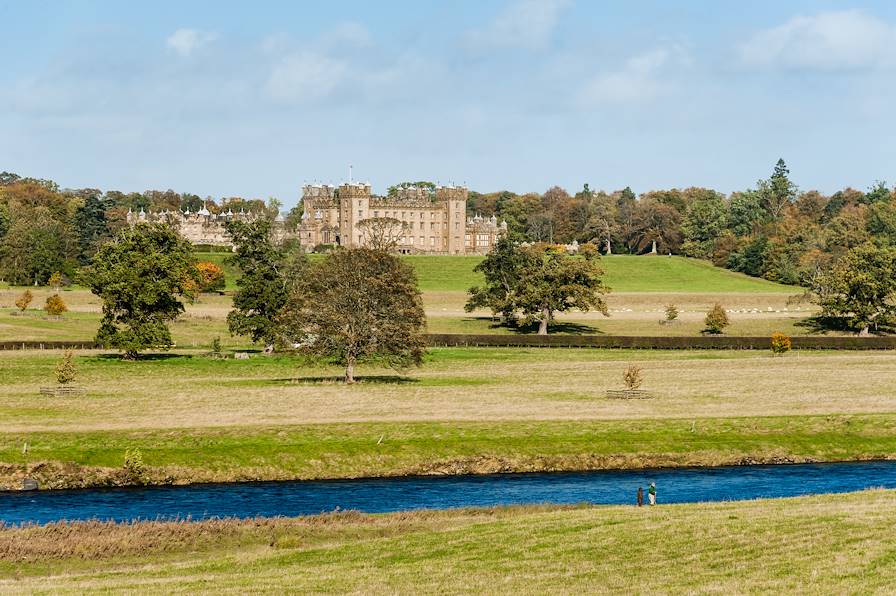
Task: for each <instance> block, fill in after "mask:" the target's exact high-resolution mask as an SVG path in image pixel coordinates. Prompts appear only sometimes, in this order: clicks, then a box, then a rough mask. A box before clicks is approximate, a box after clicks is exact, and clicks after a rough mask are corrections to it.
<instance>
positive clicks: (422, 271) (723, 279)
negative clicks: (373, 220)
mask: <svg viewBox="0 0 896 596" xmlns="http://www.w3.org/2000/svg"><path fill="white" fill-rule="evenodd" d="M404 258H405V259H406V260H407V261H408V262H410V263H411V264H412V265H413V266H414V268H415V269H416V270H417V275H418V277H419V280H420V289H421V290H423V291H424V292H427V291H440V292H446V291H450V292H465V291H466V290H467V289H469V288H470V287H471V286H474V285H476V284H478V283H482V280H481V276H479V275H478V274H476V273H474V271H473V268H474V267H476V265H477V264H478V263H479V262H480V261H482V257H442V256H408V257H404ZM601 265H602V266H603V268H604V270H605V271H606V277H605V278H604V281H605V282H606V283H607V285H608V286H610V287H611V288H612V289H613V291H615V292H657V293H666V292H686V293H719V294H724V293H747V292H755V293H776V292H781V293H790V294H795V293H797V292H798V291H799V290H798V289H797V288H794V287H792V286H784V285H781V284H776V283H773V282H770V281H767V280H764V279H759V278H755V277H749V276H747V275H744V274H742V273H735V272H733V271H728V270H727V269H722V268H719V267H714V266H713V265H712V264H711V263H709V262H707V261H701V260H698V259H689V258H687V257H663V256H627V255H618V256H611V257H604V258H602V259H601Z"/></svg>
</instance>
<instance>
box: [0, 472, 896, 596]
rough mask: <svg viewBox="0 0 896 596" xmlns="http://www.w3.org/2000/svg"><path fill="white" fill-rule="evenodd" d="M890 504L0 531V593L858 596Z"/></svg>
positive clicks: (888, 521)
mask: <svg viewBox="0 0 896 596" xmlns="http://www.w3.org/2000/svg"><path fill="white" fill-rule="evenodd" d="M894 524H896V493H894V491H881V490H877V491H865V492H859V493H853V494H846V495H825V496H816V497H801V498H794V499H778V500H759V501H746V502H729V503H704V504H688V505H660V506H657V507H652V508H648V507H644V508H637V507H632V506H614V507H586V506H582V507H577V508H569V507H510V508H497V509H485V510H482V509H478V510H477V509H462V510H454V511H436V512H428V511H421V512H412V513H397V514H388V515H365V514H360V513H356V512H345V513H337V514H328V515H323V516H314V517H306V518H293V519H289V518H280V519H271V520H260V519H259V520H246V521H235V520H212V521H207V522H193V523H190V522H169V523H160V522H142V523H136V524H118V525H116V524H104V523H98V522H87V523H75V524H52V525H48V526H43V527H30V528H21V529H17V528H5V529H2V528H0V592H13V591H15V592H47V593H78V594H83V593H98V592H102V593H107V592H109V591H120V592H127V593H141V594H156V593H158V594H195V593H200V592H201V593H234V594H236V593H287V592H288V593H352V594H355V593H358V594H468V593H487V594H514V595H519V594H577V593H611V594H633V593H635V594H641V593H643V594H649V593H659V594H745V593H750V594H753V593H755V594H796V593H799V594H872V593H880V594H885V593H892V591H893V586H894V582H896V538H894V535H893V531H892V528H893V526H894Z"/></svg>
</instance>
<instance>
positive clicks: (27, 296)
mask: <svg viewBox="0 0 896 596" xmlns="http://www.w3.org/2000/svg"><path fill="white" fill-rule="evenodd" d="M32 300H34V294H32V293H31V290H25V291H24V292H22V295H21V296H19V297H18V298H16V306H17V307H18V309H19V311H20V312H25V310H26V309H27V308H28V306H29V305H30V304H31V301H32Z"/></svg>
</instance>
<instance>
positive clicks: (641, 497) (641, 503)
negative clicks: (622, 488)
mask: <svg viewBox="0 0 896 596" xmlns="http://www.w3.org/2000/svg"><path fill="white" fill-rule="evenodd" d="M643 506H644V489H643V488H642V487H640V486H639V487H638V507H643Z"/></svg>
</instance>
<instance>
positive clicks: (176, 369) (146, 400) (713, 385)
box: [0, 348, 896, 487]
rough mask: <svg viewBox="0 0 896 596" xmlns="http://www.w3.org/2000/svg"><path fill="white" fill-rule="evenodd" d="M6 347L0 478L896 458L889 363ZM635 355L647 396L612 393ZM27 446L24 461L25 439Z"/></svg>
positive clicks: (831, 358)
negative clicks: (378, 362) (218, 354)
mask: <svg viewBox="0 0 896 596" xmlns="http://www.w3.org/2000/svg"><path fill="white" fill-rule="evenodd" d="M58 361H59V353H58V352H52V351H50V352H5V353H0V485H2V486H5V487H15V486H17V485H18V484H19V483H20V482H21V478H22V477H23V476H24V475H25V474H26V471H28V473H31V474H32V475H34V476H36V477H37V478H38V479H39V480H40V481H41V483H42V484H43V485H44V486H46V487H63V486H78V485H84V484H100V485H101V484H106V483H112V484H115V483H123V482H126V481H128V480H127V478H124V477H123V476H122V463H123V459H124V452H125V451H126V450H127V449H129V448H139V449H140V450H141V451H142V452H143V454H144V458H145V461H146V464H147V465H148V466H149V467H150V472H149V478H148V480H150V481H152V482H195V481H223V480H250V479H286V478H340V477H354V476H379V475H397V474H410V473H459V472H498V471H527V470H554V469H569V470H580V469H602V468H624V467H644V466H659V465H664V466H665V465H670V466H681V465H718V464H736V463H740V462H744V461H766V462H778V461H815V460H818V461H831V460H846V459H867V458H889V457H894V456H896V414H894V412H896V402H894V401H893V398H892V395H893V390H894V385H893V379H894V378H896V354H894V353H889V352H879V353H854V352H851V353H845V352H821V351H819V352H810V353H798V354H796V353H794V354H789V355H787V356H785V357H773V356H771V354H770V353H763V352H758V351H688V350H681V351H663V352H659V351H638V350H593V349H592V350H589V349H484V348H479V349H477V348H467V349H462V348H455V349H434V350H433V351H432V354H431V355H430V356H429V357H428V358H427V362H426V364H425V365H424V367H423V368H421V369H419V370H416V369H415V370H412V371H407V372H405V373H403V374H399V373H395V372H393V371H388V370H385V371H384V370H382V369H377V368H375V367H369V366H364V367H360V368H359V370H358V371H357V374H358V376H359V378H360V379H361V382H359V383H358V384H356V385H354V386H350V387H349V386H345V385H343V384H342V383H340V382H338V381H337V380H336V379H338V376H339V374H340V372H341V371H340V369H339V368H337V367H333V366H328V365H325V364H322V363H313V362H307V361H303V360H299V359H294V358H290V357H286V356H268V357H266V356H260V355H256V356H255V357H253V358H250V359H248V360H234V359H230V360H214V359H211V358H207V357H203V356H200V355H198V354H197V353H179V354H171V355H166V356H156V357H153V358H151V359H147V360H143V361H138V362H126V361H121V360H119V359H117V358H114V357H107V356H105V355H98V354H95V353H93V354H90V355H80V356H78V357H77V358H76V359H75V364H76V367H77V369H78V383H79V384H81V385H82V386H84V387H85V388H86V391H87V392H86V395H84V396H80V397H47V396H39V388H40V387H41V386H44V385H48V384H51V383H52V379H53V369H54V367H55V366H56V364H57V362H58ZM632 363H636V364H638V365H639V366H641V367H642V369H643V370H644V377H645V385H644V388H645V389H648V390H650V391H652V392H654V394H655V398H654V399H650V400H634V401H627V400H614V399H607V398H606V391H607V390H608V389H614V388H616V389H618V388H620V387H621V379H622V372H623V371H624V370H625V368H626V367H627V366H628V365H629V364H632ZM26 442H27V443H28V444H29V446H30V449H29V452H28V454H27V455H26V454H23V453H22V445H23V444H24V443H26Z"/></svg>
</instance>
